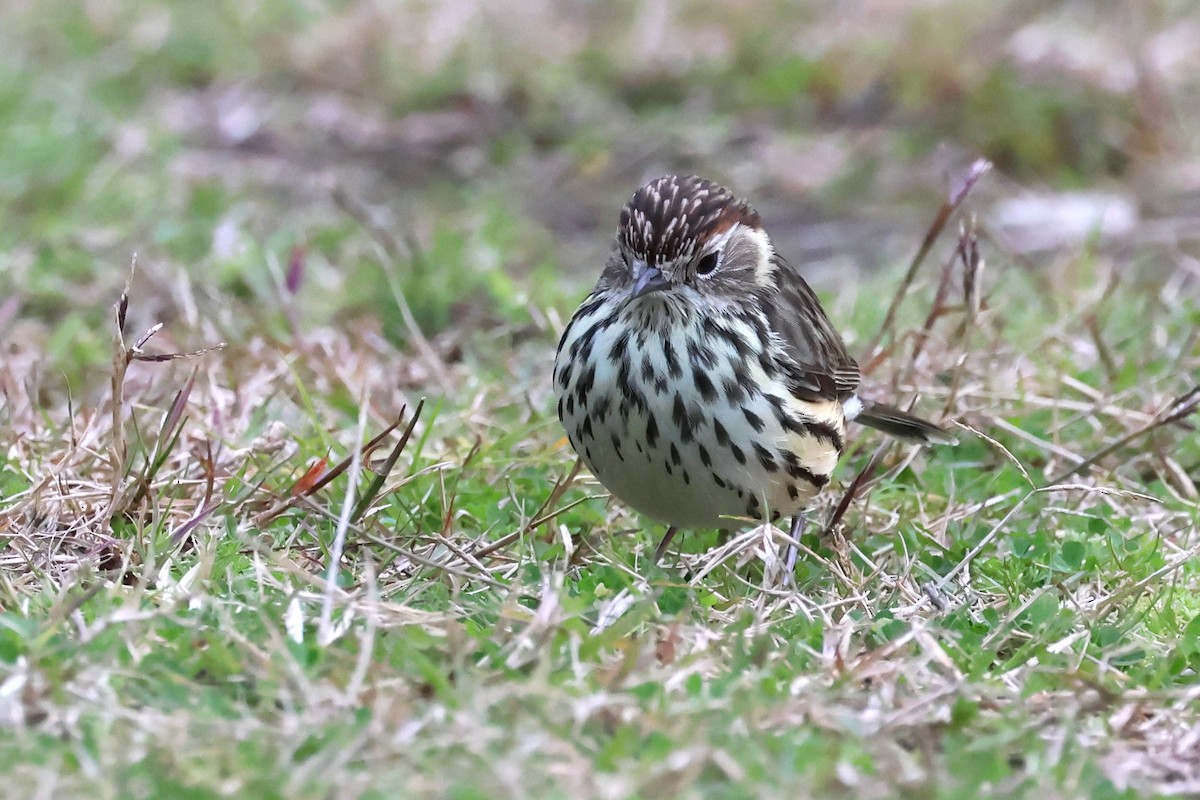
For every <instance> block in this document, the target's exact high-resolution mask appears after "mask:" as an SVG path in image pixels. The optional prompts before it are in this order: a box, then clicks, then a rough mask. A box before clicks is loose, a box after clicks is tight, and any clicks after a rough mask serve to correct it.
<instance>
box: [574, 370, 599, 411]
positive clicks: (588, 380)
mask: <svg viewBox="0 0 1200 800" xmlns="http://www.w3.org/2000/svg"><path fill="white" fill-rule="evenodd" d="M595 385H596V365H595V364H594V363H592V364H588V367H587V369H585V370H584V371H583V374H582V375H580V376H579V382H578V383H576V384H575V396H576V397H578V398H579V402H581V403H582V402H583V399H584V398H585V397H587V396H588V394H589V393H590V392H591V391H592V387H593V386H595Z"/></svg>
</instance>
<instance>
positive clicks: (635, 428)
mask: <svg viewBox="0 0 1200 800" xmlns="http://www.w3.org/2000/svg"><path fill="white" fill-rule="evenodd" d="M599 318H601V317H600V315H599V314H597V315H596V319H599ZM721 324H722V325H726V326H727V327H726V328H723V329H722V330H721V331H720V332H719V333H720V335H715V334H713V332H712V330H711V329H710V330H709V331H708V335H704V336H701V335H700V334H701V333H702V331H701V328H700V326H699V325H694V324H693V325H682V324H681V325H675V326H668V327H663V328H661V329H660V330H658V331H657V332H655V333H651V334H648V335H644V336H641V337H639V336H637V335H630V334H629V333H627V332H628V331H629V330H630V327H631V326H629V325H607V326H605V325H602V324H600V325H597V324H595V321H594V320H589V319H588V318H587V317H586V316H585V317H583V318H580V319H576V320H574V321H573V323H572V327H571V329H569V330H568V331H567V335H566V337H565V338H564V342H563V346H562V348H561V349H560V353H559V360H558V364H557V365H556V369H555V381H556V390H557V391H558V394H559V400H560V402H559V416H560V418H561V419H562V421H563V424H564V427H565V428H566V430H567V434H568V437H569V438H570V440H571V444H572V445H573V446H574V448H575V450H576V452H577V453H579V454H580V456H581V457H582V458H583V460H584V462H585V463H586V464H587V466H588V467H589V468H590V469H591V471H592V473H593V474H594V475H595V476H596V477H597V478H598V479H599V480H600V482H601V483H603V484H604V486H605V487H606V488H607V489H608V490H609V491H611V492H612V493H613V494H614V495H616V497H617V498H618V499H620V500H621V501H622V502H624V503H626V504H628V505H630V506H632V507H633V508H635V509H637V510H638V511H640V512H642V513H644V514H646V515H647V516H650V517H654V518H656V519H659V520H662V521H663V522H666V523H668V524H670V525H675V526H677V527H685V528H712V527H716V528H728V527H739V526H740V525H742V524H745V520H746V519H751V520H760V519H763V518H775V517H776V516H787V515H790V514H792V513H794V512H795V511H797V510H798V509H800V508H801V507H803V506H804V505H805V504H806V503H807V502H808V501H809V500H810V499H811V498H812V497H813V495H814V494H816V493H817V491H819V489H820V487H821V486H822V485H824V483H825V482H826V481H827V480H828V477H829V474H830V472H832V470H833V467H834V465H835V464H836V462H837V458H838V455H839V453H840V447H841V439H842V436H843V435H844V420H843V418H842V410H841V405H840V404H839V403H838V402H837V401H833V400H831V401H828V402H827V403H801V401H798V400H796V399H795V398H793V397H791V396H790V395H789V394H788V393H787V391H786V389H785V387H784V386H783V385H782V383H780V382H778V381H773V380H770V379H769V378H768V376H767V373H766V372H765V371H764V369H763V367H762V366H761V362H760V360H759V359H758V357H757V351H756V349H755V348H754V347H753V346H752V341H753V336H752V335H751V333H752V332H751V331H749V330H739V329H738V328H737V326H736V324H730V323H728V322H722V323H721ZM635 330H636V328H635ZM581 337H582V338H583V341H582V342H580V346H579V348H578V350H577V351H576V355H577V356H582V355H585V354H586V356H587V357H586V358H578V357H577V358H576V359H575V361H574V364H575V367H574V368H573V369H567V370H566V371H564V368H565V367H566V361H565V359H567V356H568V353H569V352H570V348H571V347H572V346H573V345H574V344H575V342H576V340H578V339H580V338H581ZM564 378H565V380H564ZM563 384H565V386H564V385H563Z"/></svg>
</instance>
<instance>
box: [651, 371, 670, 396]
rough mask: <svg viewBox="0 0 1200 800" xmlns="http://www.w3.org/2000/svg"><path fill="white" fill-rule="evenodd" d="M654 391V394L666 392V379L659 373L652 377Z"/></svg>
mask: <svg viewBox="0 0 1200 800" xmlns="http://www.w3.org/2000/svg"><path fill="white" fill-rule="evenodd" d="M654 393H655V394H666V393H667V379H666V378H664V377H662V376H661V375H659V376H658V377H657V378H655V379H654Z"/></svg>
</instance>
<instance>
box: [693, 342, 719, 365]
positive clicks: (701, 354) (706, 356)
mask: <svg viewBox="0 0 1200 800" xmlns="http://www.w3.org/2000/svg"><path fill="white" fill-rule="evenodd" d="M687 351H688V359H689V360H690V361H691V362H692V369H695V368H697V367H704V368H705V369H711V368H712V367H714V366H715V365H716V363H717V358H716V356H715V355H714V354H713V351H712V348H711V347H708V346H706V345H703V344H701V343H700V341H699V340H698V339H688V343H687Z"/></svg>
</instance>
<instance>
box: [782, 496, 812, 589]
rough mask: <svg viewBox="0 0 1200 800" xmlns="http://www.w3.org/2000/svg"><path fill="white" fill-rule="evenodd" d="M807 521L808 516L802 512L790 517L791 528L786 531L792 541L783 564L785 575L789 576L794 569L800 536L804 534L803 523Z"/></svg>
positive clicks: (798, 552) (798, 553) (798, 551)
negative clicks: (785, 568)
mask: <svg viewBox="0 0 1200 800" xmlns="http://www.w3.org/2000/svg"><path fill="white" fill-rule="evenodd" d="M807 521H808V514H806V513H805V512H803V511H797V512H796V515H795V516H794V517H792V527H791V530H790V531H788V535H789V536H791V537H792V541H791V542H789V543H788V549H787V556H786V557H785V558H784V560H783V563H784V564H785V565H786V567H787V573H788V574H789V575H790V574H792V573H793V572H794V571H795V569H796V557H797V556H799V555H800V548H799V546H798V545H799V543H800V536H801V535H802V534H803V533H804V523H806V522H807Z"/></svg>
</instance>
